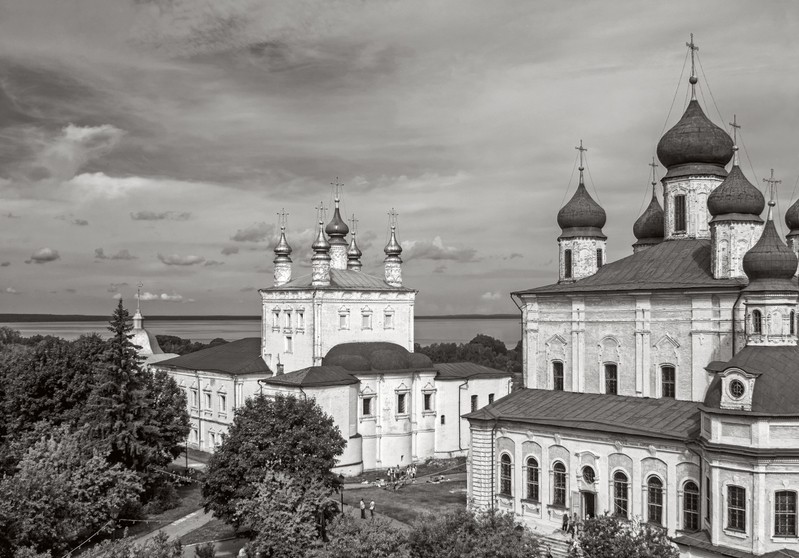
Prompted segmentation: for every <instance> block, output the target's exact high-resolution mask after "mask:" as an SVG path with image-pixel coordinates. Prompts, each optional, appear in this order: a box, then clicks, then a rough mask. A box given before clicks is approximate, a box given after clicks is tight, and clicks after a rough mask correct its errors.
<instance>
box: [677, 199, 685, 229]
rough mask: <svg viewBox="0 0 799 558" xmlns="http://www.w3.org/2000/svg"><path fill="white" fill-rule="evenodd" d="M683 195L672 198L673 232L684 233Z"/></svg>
mask: <svg viewBox="0 0 799 558" xmlns="http://www.w3.org/2000/svg"><path fill="white" fill-rule="evenodd" d="M685 229H686V227H685V195H683V194H680V195H677V196H674V232H685Z"/></svg>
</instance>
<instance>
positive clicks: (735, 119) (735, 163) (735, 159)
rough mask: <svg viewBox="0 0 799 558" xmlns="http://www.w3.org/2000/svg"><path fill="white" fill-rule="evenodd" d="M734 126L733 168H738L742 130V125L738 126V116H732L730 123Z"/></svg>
mask: <svg viewBox="0 0 799 558" xmlns="http://www.w3.org/2000/svg"><path fill="white" fill-rule="evenodd" d="M729 124H730V126H732V152H733V159H732V164H733V166H736V167H737V166H738V130H739V129H740V128H741V125H740V124H738V115H737V114H733V115H732V122H730V123H729Z"/></svg>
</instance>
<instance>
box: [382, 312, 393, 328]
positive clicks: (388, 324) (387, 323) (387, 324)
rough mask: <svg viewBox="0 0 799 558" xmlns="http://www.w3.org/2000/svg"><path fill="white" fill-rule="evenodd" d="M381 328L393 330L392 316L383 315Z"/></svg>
mask: <svg viewBox="0 0 799 558" xmlns="http://www.w3.org/2000/svg"><path fill="white" fill-rule="evenodd" d="M383 327H384V328H385V329H394V314H392V313H391V312H386V313H385V314H383Z"/></svg>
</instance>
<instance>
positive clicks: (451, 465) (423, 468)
mask: <svg viewBox="0 0 799 558" xmlns="http://www.w3.org/2000/svg"><path fill="white" fill-rule="evenodd" d="M442 471H446V474H452V473H465V472H466V458H465V457H454V458H452V459H430V460H428V461H425V462H424V463H419V465H417V467H416V476H417V478H418V477H421V476H424V475H435V474H438V473H440V472H442ZM386 472H387V469H383V470H380V471H369V472H367V473H363V474H361V475H358V476H357V477H348V478H346V479H345V480H344V483H345V484H360V483H362V482H363V481H368V482H373V481H376V480H377V479H386V478H388V475H387V474H386ZM375 502H376V501H375Z"/></svg>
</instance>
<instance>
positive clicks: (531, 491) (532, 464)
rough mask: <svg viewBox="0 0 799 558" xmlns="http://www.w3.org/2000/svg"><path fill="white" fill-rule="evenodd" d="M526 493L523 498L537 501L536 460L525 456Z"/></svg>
mask: <svg viewBox="0 0 799 558" xmlns="http://www.w3.org/2000/svg"><path fill="white" fill-rule="evenodd" d="M526 469H527V474H526V475H525V476H526V477H527V493H526V494H525V498H527V499H528V500H533V501H536V502H537V501H538V495H539V491H538V472H539V471H538V461H536V460H535V458H534V457H528V458H527V466H526Z"/></svg>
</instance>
